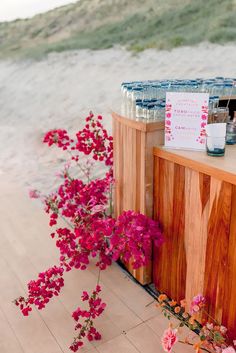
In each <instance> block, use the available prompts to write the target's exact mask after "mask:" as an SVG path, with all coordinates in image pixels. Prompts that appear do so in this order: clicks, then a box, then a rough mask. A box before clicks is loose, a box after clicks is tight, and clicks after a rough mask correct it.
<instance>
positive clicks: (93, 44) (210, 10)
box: [0, 0, 236, 58]
mask: <svg viewBox="0 0 236 353" xmlns="http://www.w3.org/2000/svg"><path fill="white" fill-rule="evenodd" d="M235 17H236V0H80V1H79V2H77V3H75V4H71V5H67V6H63V7H60V8H57V9H55V10H52V11H49V12H47V13H45V14H40V15H37V16H35V17H33V18H31V19H26V20H16V21H13V22H4V23H0V57H1V58H4V57H13V56H16V57H31V58H41V57H42V56H44V55H45V54H47V53H50V52H61V51H65V50H74V49H87V48H88V49H94V50H96V49H106V48H111V47H112V46H114V45H121V46H124V47H126V48H128V49H130V50H133V51H136V52H137V51H142V50H144V49H146V48H158V49H170V48H173V47H178V46H181V45H195V44H197V43H200V42H202V41H209V42H213V43H226V42H233V41H236V20H235Z"/></svg>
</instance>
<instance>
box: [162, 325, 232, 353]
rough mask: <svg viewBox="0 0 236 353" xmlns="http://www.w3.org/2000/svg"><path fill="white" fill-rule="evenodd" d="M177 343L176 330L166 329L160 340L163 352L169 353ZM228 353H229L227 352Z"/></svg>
mask: <svg viewBox="0 0 236 353" xmlns="http://www.w3.org/2000/svg"><path fill="white" fill-rule="evenodd" d="M177 342H178V337H177V335H176V330H173V329H172V328H168V330H165V331H164V334H163V336H162V339H161V343H162V347H163V349H164V351H165V352H167V353H170V352H171V351H172V348H173V346H174V345H175V344H176V343H177ZM228 353H230V352H228Z"/></svg>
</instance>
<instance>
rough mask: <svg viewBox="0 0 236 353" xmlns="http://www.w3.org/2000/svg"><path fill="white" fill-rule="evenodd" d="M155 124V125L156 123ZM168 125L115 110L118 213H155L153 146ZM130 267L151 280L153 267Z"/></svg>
mask: <svg viewBox="0 0 236 353" xmlns="http://www.w3.org/2000/svg"><path fill="white" fill-rule="evenodd" d="M153 124H154V125H153ZM163 128H164V126H163V124H160V123H152V124H151V125H150V124H145V123H142V122H136V121H134V120H130V119H127V118H123V117H121V116H119V115H117V114H115V113H113V137H114V161H115V163H114V176H115V180H116V183H115V215H116V216H118V215H120V214H121V213H122V212H123V211H124V210H134V211H140V212H141V213H143V214H145V215H147V216H149V217H152V215H153V146H154V145H155V144H159V143H163V140H164V130H163ZM126 266H127V268H128V270H129V271H130V272H131V273H132V275H133V276H134V277H135V278H136V279H137V280H138V281H139V282H140V283H141V284H147V283H150V281H151V271H152V266H151V264H150V266H148V267H147V268H141V269H139V270H133V269H132V264H131V263H129V264H126Z"/></svg>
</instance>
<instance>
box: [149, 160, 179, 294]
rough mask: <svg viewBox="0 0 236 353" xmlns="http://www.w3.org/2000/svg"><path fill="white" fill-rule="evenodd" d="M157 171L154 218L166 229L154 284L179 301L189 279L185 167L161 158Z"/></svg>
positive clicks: (157, 255) (158, 251) (156, 252)
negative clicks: (185, 243) (185, 226)
mask: <svg viewBox="0 0 236 353" xmlns="http://www.w3.org/2000/svg"><path fill="white" fill-rule="evenodd" d="M155 168H157V170H156V172H155V178H156V179H155V195H157V193H158V199H157V200H156V201H155V203H156V205H155V213H156V214H155V216H156V217H157V219H159V221H160V223H161V225H162V227H163V233H164V237H165V242H164V244H163V245H162V247H161V248H160V249H157V248H154V268H153V269H154V282H155V285H156V287H157V288H158V289H159V290H160V291H163V292H166V293H167V294H168V295H169V296H170V297H172V298H175V299H177V300H180V299H183V297H184V294H185V278H186V263H185V250H184V197H183V196H184V168H182V167H181V166H178V165H175V164H174V163H171V162H168V161H164V160H162V159H160V160H159V161H158V160H156V162H155ZM157 171H158V173H157ZM156 188H158V191H157V190H156Z"/></svg>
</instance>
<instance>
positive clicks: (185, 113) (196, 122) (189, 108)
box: [165, 92, 209, 150]
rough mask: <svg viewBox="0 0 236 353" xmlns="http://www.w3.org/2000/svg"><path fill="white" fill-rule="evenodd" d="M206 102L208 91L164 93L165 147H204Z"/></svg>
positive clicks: (197, 148)
mask: <svg viewBox="0 0 236 353" xmlns="http://www.w3.org/2000/svg"><path fill="white" fill-rule="evenodd" d="M208 103H209V94H208V93H188V92H167V93H166V118H165V146H166V147H170V148H183V149H195V150H205V149H206V146H205V145H206V125H207V119H208Z"/></svg>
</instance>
